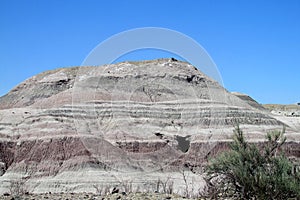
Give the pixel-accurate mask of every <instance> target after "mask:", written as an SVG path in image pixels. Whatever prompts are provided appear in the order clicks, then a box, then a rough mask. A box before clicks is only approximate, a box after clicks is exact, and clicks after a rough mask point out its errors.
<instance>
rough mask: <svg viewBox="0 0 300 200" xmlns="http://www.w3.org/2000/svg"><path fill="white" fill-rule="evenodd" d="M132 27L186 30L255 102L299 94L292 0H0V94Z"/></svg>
mask: <svg viewBox="0 0 300 200" xmlns="http://www.w3.org/2000/svg"><path fill="white" fill-rule="evenodd" d="M139 27H164V28H169V29H173V30H176V31H179V32H182V33H184V34H186V35H188V36H190V37H192V38H193V39H194V40H196V41H197V42H198V43H199V44H200V45H202V46H203V47H204V48H205V49H206V51H207V52H208V53H209V54H210V56H211V57H212V59H213V60H214V62H215V63H216V65H217V66H218V69H219V71H220V73H221V76H222V79H223V82H224V86H225V87H226V88H227V89H228V90H229V91H238V92H242V93H246V94H248V95H250V96H252V97H253V98H254V99H256V100H257V101H259V102H260V103H282V104H290V103H295V102H300V1H299V0H281V1H276V0H266V1H261V0H251V1H250V0H235V1H232V0H226V1H224V0H218V1H217V0H195V1H191V0H187V1H177V0H170V1H167V0H151V1H146V0H119V1H115V0H109V1H105V0H51V1H47V0H26V1H23V0H19V1H15V0H0V52H1V54H0V69H1V73H0V95H4V94H5V93H7V92H8V91H9V90H10V89H12V88H13V87H14V86H16V85H17V84H19V83H20V82H22V81H23V80H25V79H27V78H29V77H31V76H33V75H35V74H37V73H40V72H43V71H45V70H50V69H55V68H59V67H69V66H78V65H80V64H81V63H82V61H83V60H84V58H85V57H86V56H87V54H88V53H89V52H90V51H91V50H92V49H93V48H94V47H95V46H96V45H98V44H99V43H100V42H102V41H103V40H105V39H107V38H108V37H110V36H112V35H114V34H116V33H119V32H122V31H125V30H128V29H132V28H139ZM166 56H169V55H168V54H165V53H163V52H161V51H156V52H153V51H144V52H138V53H136V54H132V55H130V56H128V57H127V58H131V59H134V60H139V59H154V58H160V57H166Z"/></svg>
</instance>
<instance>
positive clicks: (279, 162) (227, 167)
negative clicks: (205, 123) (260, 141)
mask: <svg viewBox="0 0 300 200" xmlns="http://www.w3.org/2000/svg"><path fill="white" fill-rule="evenodd" d="M284 131H285V130H284V129H283V130H282V131H273V132H270V133H268V134H267V142H266V143H265V144H264V146H263V147H262V148H258V147H257V146H256V145H255V144H250V143H248V142H247V141H246V140H245V138H244V136H243V132H242V130H241V129H240V128H239V127H237V128H236V129H235V131H234V137H233V142H232V143H231V144H230V151H228V152H224V153H222V154H220V155H219V156H217V157H216V158H215V159H213V160H211V161H210V163H209V165H208V167H207V169H206V174H207V177H206V181H207V192H208V193H210V196H211V197H212V198H220V196H223V197H225V196H226V197H231V198H238V199H287V198H295V197H297V198H298V197H300V174H299V172H295V170H293V169H294V165H293V163H292V162H290V161H289V160H288V158H287V157H286V156H285V155H284V154H283V153H282V152H279V151H278V150H279V149H280V147H281V146H282V145H283V144H284V142H285V140H286V138H285V137H283V134H284ZM278 154H279V155H278Z"/></svg>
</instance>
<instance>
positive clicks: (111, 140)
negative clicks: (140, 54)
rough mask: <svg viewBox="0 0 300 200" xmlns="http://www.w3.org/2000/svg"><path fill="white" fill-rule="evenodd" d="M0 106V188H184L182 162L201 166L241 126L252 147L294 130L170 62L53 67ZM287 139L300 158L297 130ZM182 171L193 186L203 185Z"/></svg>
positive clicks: (190, 69)
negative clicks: (160, 184) (167, 183)
mask: <svg viewBox="0 0 300 200" xmlns="http://www.w3.org/2000/svg"><path fill="white" fill-rule="evenodd" d="M248 100H249V99H248ZM0 109H1V110H0V175H1V177H0V192H5V191H7V190H8V189H9V187H10V185H9V184H10V181H11V180H14V179H22V180H26V185H27V187H28V188H30V190H31V192H37V193H38V192H48V191H51V192H61V191H64V192H68V191H75V192H80V191H88V192H95V188H94V187H92V186H93V185H94V186H95V185H105V184H106V185H107V184H110V185H111V186H120V185H122V184H123V185H124V182H127V183H128V182H132V183H133V184H134V187H139V188H142V189H143V188H144V189H145V188H149V187H154V188H155V183H157V180H171V181H173V182H176V184H174V188H175V189H177V190H178V191H179V192H180V190H182V188H184V184H186V183H185V182H184V179H183V177H182V176H183V175H182V172H180V170H182V166H184V167H185V168H186V170H190V169H191V166H192V167H193V168H197V167H201V165H202V163H203V162H205V161H206V159H207V158H208V157H209V156H213V155H215V154H217V153H218V152H220V151H223V150H224V149H226V144H227V142H228V141H230V137H231V134H232V130H233V127H234V126H235V125H236V124H239V125H240V126H241V127H242V128H243V129H244V130H245V132H246V133H247V138H248V139H249V140H251V141H253V142H259V141H263V139H264V135H265V132H266V131H268V130H273V129H281V128H282V126H283V125H286V126H289V124H287V122H282V121H281V120H279V119H275V118H274V117H273V116H271V114H270V113H268V112H267V111H266V110H264V109H261V107H260V106H258V104H254V103H253V101H245V99H243V98H240V97H237V96H235V95H233V94H231V93H229V92H227V91H226V90H225V89H224V88H223V87H222V86H220V85H219V84H218V83H217V82H215V81H214V80H212V79H210V78H209V77H207V76H205V75H204V74H203V73H201V72H200V71H199V70H197V69H196V68H195V67H193V66H192V65H190V64H188V63H185V62H181V61H172V60H168V59H159V60H153V61H143V62H123V63H118V64H113V65H105V66H100V67H75V68H63V69H57V70H53V71H48V72H45V73H42V74H39V75H37V76H34V77H32V78H30V79H28V80H26V81H24V82H23V83H21V84H20V85H18V86H17V87H16V88H14V89H13V90H11V91H10V92H9V93H8V94H7V95H5V96H3V97H1V98H0ZM287 136H288V139H289V141H288V146H287V147H286V148H287V150H288V153H289V154H290V155H292V156H299V157H300V155H299V143H298V142H299V141H300V137H299V129H298V127H296V128H295V127H294V128H293V129H292V128H288V129H287ZM185 173H189V175H188V177H189V180H188V181H189V183H188V184H192V182H193V183H195V182H197V183H201V181H202V179H201V177H200V176H199V175H196V174H194V173H193V172H191V171H189V172H185ZM153 185H154V186H153ZM194 185H197V188H193V191H198V189H199V188H201V184H194ZM142 189H141V190H142ZM190 189H192V188H191V187H190Z"/></svg>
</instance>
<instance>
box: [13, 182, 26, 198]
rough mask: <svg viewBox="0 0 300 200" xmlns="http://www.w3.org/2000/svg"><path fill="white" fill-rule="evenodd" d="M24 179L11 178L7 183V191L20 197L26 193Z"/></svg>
mask: <svg viewBox="0 0 300 200" xmlns="http://www.w3.org/2000/svg"><path fill="white" fill-rule="evenodd" d="M25 182H26V180H23V179H17V180H11V181H10V185H9V193H10V194H11V195H12V196H14V197H20V196H22V195H24V194H27V193H28V190H27V188H26V186H25Z"/></svg>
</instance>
